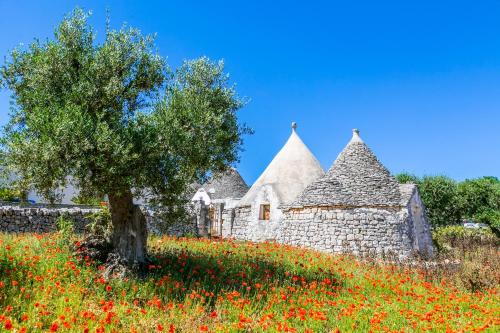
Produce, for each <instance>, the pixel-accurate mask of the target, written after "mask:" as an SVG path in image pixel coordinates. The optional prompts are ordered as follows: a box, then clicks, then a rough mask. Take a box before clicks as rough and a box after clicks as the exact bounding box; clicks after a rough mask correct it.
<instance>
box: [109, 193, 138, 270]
mask: <svg viewBox="0 0 500 333" xmlns="http://www.w3.org/2000/svg"><path fill="white" fill-rule="evenodd" d="M109 206H110V210H111V220H112V222H113V235H112V238H111V242H112V245H113V248H114V251H115V252H116V253H118V254H119V255H120V257H121V259H123V260H125V261H126V262H127V263H128V264H129V265H133V264H143V263H145V262H146V255H147V252H146V242H147V229H146V217H145V216H144V214H143V213H142V211H141V209H140V208H139V206H137V205H135V204H134V202H133V199H132V193H131V192H130V191H126V192H125V193H121V194H119V195H117V194H113V195H109Z"/></svg>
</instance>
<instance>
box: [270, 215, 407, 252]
mask: <svg viewBox="0 0 500 333" xmlns="http://www.w3.org/2000/svg"><path fill="white" fill-rule="evenodd" d="M408 220H409V219H408V214H407V210H406V209H401V210H398V211H394V210H392V209H388V210H384V209H376V208H352V209H345V208H344V209H340V208H334V207H330V208H328V207H313V208H303V209H295V210H293V209H291V210H288V211H285V212H284V219H283V220H282V223H281V225H280V229H279V230H278V236H277V239H276V240H277V242H279V243H285V244H290V245H295V246H304V247H309V248H313V249H316V250H319V251H324V252H329V253H352V254H355V255H358V256H383V255H385V254H396V255H398V256H400V257H405V256H408V255H409V254H410V253H411V252H412V239H411V237H410V235H411V226H410V225H409V224H408Z"/></svg>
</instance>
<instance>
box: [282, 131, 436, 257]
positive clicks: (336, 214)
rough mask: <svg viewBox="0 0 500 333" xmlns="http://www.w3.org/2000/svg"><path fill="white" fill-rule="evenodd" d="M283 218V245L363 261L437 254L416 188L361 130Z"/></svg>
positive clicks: (286, 209) (284, 211)
mask: <svg viewBox="0 0 500 333" xmlns="http://www.w3.org/2000/svg"><path fill="white" fill-rule="evenodd" d="M283 213H284V215H283V219H282V221H281V223H280V228H279V230H278V233H277V237H276V240H277V241H278V242H281V243H286V244H291V245H297V246H305V247H310V248H314V249H317V250H321V251H326V252H331V253H353V254H356V255H361V256H368V255H369V256H374V255H377V256H384V255H388V254H395V255H397V256H399V257H406V256H408V255H410V254H411V253H413V252H421V253H425V254H428V255H430V254H432V240H431V236H430V228H429V224H428V221H427V219H426V216H425V212H424V206H423V204H422V201H421V200H420V197H419V194H418V190H417V188H416V186H415V185H413V184H405V185H400V184H398V183H397V181H396V180H395V179H394V178H393V177H392V176H391V175H390V174H389V171H388V170H387V169H386V168H385V167H384V166H383V165H382V164H381V163H380V162H379V161H378V159H377V158H376V157H375V155H374V154H373V153H372V151H371V150H370V148H368V146H367V145H366V144H365V143H364V142H363V141H362V140H361V138H360V137H359V133H358V131H357V130H353V137H352V139H351V141H350V142H349V143H348V144H347V146H346V147H345V148H344V150H343V151H342V152H341V153H340V154H339V156H338V157H337V159H336V160H335V162H334V163H333V165H332V167H331V168H330V170H329V171H328V172H327V173H326V174H325V176H324V177H321V178H319V179H318V180H316V181H314V182H312V183H311V184H310V185H309V186H307V188H306V189H305V190H304V191H303V192H302V193H301V194H300V195H299V196H298V197H297V198H296V199H295V200H294V201H293V202H292V203H291V204H290V205H288V206H287V207H284V208H283Z"/></svg>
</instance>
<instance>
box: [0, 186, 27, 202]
mask: <svg viewBox="0 0 500 333" xmlns="http://www.w3.org/2000/svg"><path fill="white" fill-rule="evenodd" d="M21 198H22V194H21V192H20V191H18V190H15V189H12V188H10V187H0V201H15V200H19V199H21Z"/></svg>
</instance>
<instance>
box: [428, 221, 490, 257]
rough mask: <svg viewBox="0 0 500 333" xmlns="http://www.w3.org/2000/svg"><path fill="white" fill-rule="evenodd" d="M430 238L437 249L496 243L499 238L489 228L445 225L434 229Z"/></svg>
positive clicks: (443, 249) (447, 249)
mask: <svg viewBox="0 0 500 333" xmlns="http://www.w3.org/2000/svg"><path fill="white" fill-rule="evenodd" d="M432 239H433V241H434V244H435V245H436V247H437V249H438V250H439V251H449V250H452V249H457V248H461V249H472V248H475V247H478V246H481V245H497V244H498V243H499V238H498V237H496V236H495V234H493V233H492V231H491V230H490V229H467V228H464V227H462V226H447V227H441V228H438V229H436V230H435V231H434V232H433V233H432Z"/></svg>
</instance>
